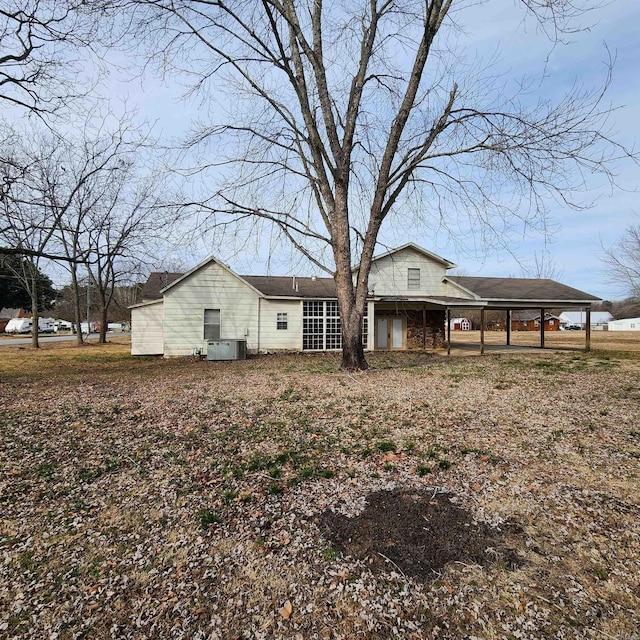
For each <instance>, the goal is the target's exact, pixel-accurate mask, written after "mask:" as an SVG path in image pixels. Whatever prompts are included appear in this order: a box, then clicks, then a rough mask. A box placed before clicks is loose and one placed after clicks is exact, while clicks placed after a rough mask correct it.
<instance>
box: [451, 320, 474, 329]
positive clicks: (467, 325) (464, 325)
mask: <svg viewBox="0 0 640 640" xmlns="http://www.w3.org/2000/svg"><path fill="white" fill-rule="evenodd" d="M451 330H452V331H471V320H469V318H451Z"/></svg>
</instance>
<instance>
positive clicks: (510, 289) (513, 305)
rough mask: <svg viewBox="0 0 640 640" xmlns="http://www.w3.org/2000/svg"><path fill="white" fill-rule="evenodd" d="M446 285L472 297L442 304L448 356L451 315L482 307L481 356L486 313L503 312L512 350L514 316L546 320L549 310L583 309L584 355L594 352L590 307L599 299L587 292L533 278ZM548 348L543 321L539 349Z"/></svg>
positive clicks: (466, 279)
mask: <svg viewBox="0 0 640 640" xmlns="http://www.w3.org/2000/svg"><path fill="white" fill-rule="evenodd" d="M445 280H446V281H447V282H450V283H452V284H453V285H455V286H456V287H459V288H460V289H461V290H462V291H463V292H465V293H466V294H468V295H470V296H472V299H473V304H469V300H467V301H465V302H466V303H467V304H466V307H463V305H464V302H463V301H461V300H460V299H455V301H454V300H451V301H446V300H443V301H442V302H443V303H444V304H445V316H446V325H445V326H446V331H447V336H446V343H447V353H448V354H450V353H451V311H452V309H455V310H456V312H458V311H459V310H460V309H461V308H473V309H477V308H478V307H480V353H481V354H484V353H485V331H486V312H487V311H504V312H505V314H506V346H507V347H509V346H511V313H512V312H513V311H524V310H532V309H535V310H536V311H539V312H540V318H542V319H544V317H545V312H546V311H548V310H549V309H558V308H563V309H576V310H578V309H580V310H582V311H584V312H585V319H586V324H585V329H586V330H585V351H589V350H590V349H591V305H592V304H593V303H594V302H599V301H600V299H599V298H596V297H595V296H591V295H589V294H588V293H585V292H584V291H579V290H578V289H574V288H573V287H569V286H567V285H564V284H561V283H559V282H555V281H554V280H548V279H530V278H479V277H472V276H447V277H446V278H445ZM544 347H545V330H544V321H543V322H540V348H541V349H544Z"/></svg>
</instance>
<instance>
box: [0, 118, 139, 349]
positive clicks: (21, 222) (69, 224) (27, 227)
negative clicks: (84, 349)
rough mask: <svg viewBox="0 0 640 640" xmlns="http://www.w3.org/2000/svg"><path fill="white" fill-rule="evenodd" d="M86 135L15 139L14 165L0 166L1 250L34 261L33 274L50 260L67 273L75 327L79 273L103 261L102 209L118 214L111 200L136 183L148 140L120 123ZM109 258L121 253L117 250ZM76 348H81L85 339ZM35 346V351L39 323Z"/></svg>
mask: <svg viewBox="0 0 640 640" xmlns="http://www.w3.org/2000/svg"><path fill="white" fill-rule="evenodd" d="M84 135H85V137H84V138H82V137H78V138H75V139H74V138H71V137H68V138H67V139H65V140H62V139H60V138H58V137H57V136H55V135H53V134H51V133H44V134H42V135H36V136H32V137H31V139H27V137H26V136H16V142H15V146H14V147H13V149H12V150H11V153H12V158H13V160H14V161H13V162H12V163H5V164H3V165H1V166H2V168H3V169H5V170H11V171H12V173H11V175H10V176H9V179H8V180H6V181H5V183H6V184H8V185H9V186H8V187H7V189H6V192H5V197H4V198H2V200H0V202H1V204H2V213H3V216H2V227H1V228H0V245H4V246H7V247H10V248H11V249H12V250H13V251H15V252H16V253H19V254H22V255H26V256H31V260H32V261H33V263H34V265H35V266H36V267H37V266H39V263H40V261H41V260H43V259H45V258H48V259H52V260H56V261H60V262H62V263H63V264H66V265H68V268H69V271H70V274H71V280H72V285H73V288H74V291H75V299H76V300H75V306H76V313H75V315H76V323H77V326H78V327H79V326H80V323H81V312H80V300H79V297H78V291H79V280H78V265H79V264H85V265H89V267H90V266H91V264H90V263H93V264H98V263H99V261H100V260H102V259H103V258H104V250H105V247H104V243H103V244H100V243H99V242H98V241H97V240H96V238H97V237H101V236H100V234H101V232H102V230H103V229H104V227H105V225H106V224H107V222H106V220H107V218H106V217H105V215H104V211H105V207H106V208H107V209H108V210H109V211H111V212H113V211H114V210H115V204H116V201H117V199H116V198H115V196H114V192H117V194H118V198H120V197H121V196H122V185H123V176H126V177H127V180H129V181H131V179H132V172H133V166H134V165H133V159H134V157H135V156H136V153H137V152H138V150H139V149H140V145H141V144H142V142H141V141H142V140H144V138H141V136H140V132H139V131H136V130H135V129H131V128H129V127H128V124H127V122H126V121H122V120H121V121H119V122H118V123H116V126H115V127H113V130H112V131H108V130H107V129H105V128H104V127H103V128H102V129H100V130H98V131H95V130H94V131H91V129H90V128H89V127H88V128H86V129H85V131H84ZM116 186H117V187H118V188H117V189H116ZM114 190H115V191H114ZM114 224H115V223H114ZM130 235H131V234H130ZM127 246H130V245H127ZM112 250H113V251H115V252H116V253H119V254H121V253H122V252H121V250H120V248H118V249H116V248H112ZM89 267H88V268H89ZM92 279H93V277H92ZM32 295H35V292H33V293H32ZM34 313H35V312H34ZM78 341H79V342H80V343H81V342H82V336H81V332H80V331H78ZM33 346H34V347H37V346H38V342H37V324H36V320H34V331H33Z"/></svg>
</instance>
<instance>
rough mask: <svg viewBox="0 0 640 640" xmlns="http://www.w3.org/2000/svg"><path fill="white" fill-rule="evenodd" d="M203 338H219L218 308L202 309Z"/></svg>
mask: <svg viewBox="0 0 640 640" xmlns="http://www.w3.org/2000/svg"><path fill="white" fill-rule="evenodd" d="M204 339H205V340H220V309H205V310H204Z"/></svg>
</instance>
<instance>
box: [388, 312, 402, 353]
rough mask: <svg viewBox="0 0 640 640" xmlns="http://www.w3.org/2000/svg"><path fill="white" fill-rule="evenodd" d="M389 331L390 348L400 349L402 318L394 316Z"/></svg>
mask: <svg viewBox="0 0 640 640" xmlns="http://www.w3.org/2000/svg"><path fill="white" fill-rule="evenodd" d="M392 327H393V329H392V331H391V348H392V349H402V333H403V332H402V318H394V319H393V324H392Z"/></svg>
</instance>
